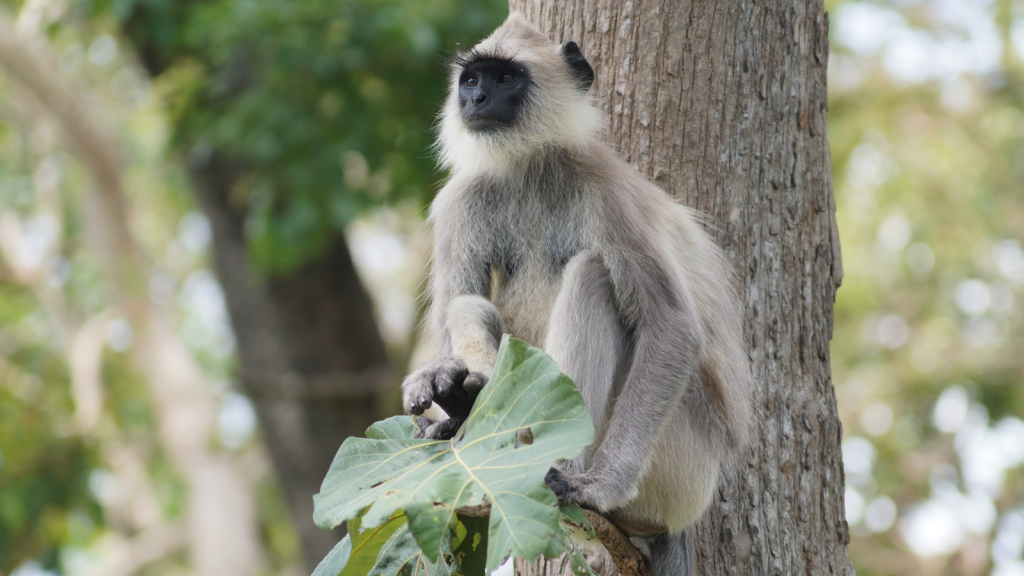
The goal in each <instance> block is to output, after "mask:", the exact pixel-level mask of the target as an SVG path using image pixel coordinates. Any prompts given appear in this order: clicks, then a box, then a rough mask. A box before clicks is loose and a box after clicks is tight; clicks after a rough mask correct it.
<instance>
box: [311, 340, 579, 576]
mask: <svg viewBox="0 0 1024 576" xmlns="http://www.w3.org/2000/svg"><path fill="white" fill-rule="evenodd" d="M527 432H530V433H532V437H533V440H532V443H530V444H523V445H518V446H517V442H516V439H517V436H519V435H520V434H525V433H527ZM414 433H415V425H414V424H413V422H412V418H410V417H407V416H399V417H393V418H389V419H387V420H385V421H383V422H379V423H377V424H374V425H373V426H372V427H370V429H369V430H368V431H367V438H349V439H348V440H346V441H345V443H344V444H343V445H342V447H341V449H340V450H339V451H338V454H337V456H336V457H335V459H334V462H333V463H332V465H331V469H330V471H329V472H328V474H327V477H326V478H325V479H324V483H323V486H322V487H321V490H320V493H319V494H317V495H316V496H315V497H314V502H315V511H314V520H315V521H316V523H317V525H319V526H321V527H324V528H333V527H334V526H337V525H338V524H340V523H341V522H344V521H347V520H352V519H354V518H356V517H358V516H360V515H361V522H362V526H363V527H364V528H373V527H376V526H380V525H382V524H384V523H385V522H386V521H387V520H388V519H389V518H392V517H393V516H394V515H395V513H396V512H397V511H399V510H404V512H405V514H406V516H407V517H408V529H409V531H410V532H411V533H412V534H413V536H414V537H415V541H416V543H417V544H418V546H419V548H420V549H421V550H422V552H423V554H424V555H425V556H426V558H427V559H429V560H430V561H431V562H437V561H438V560H439V559H440V558H442V557H443V556H444V555H445V554H449V553H450V550H449V548H448V546H449V545H450V534H451V531H452V530H453V529H454V527H455V525H456V515H455V511H456V510H457V509H459V508H462V507H466V506H476V505H481V504H485V503H489V504H490V505H491V515H490V520H489V524H488V539H487V542H488V544H487V561H486V570H487V572H488V573H489V572H491V571H493V570H494V569H496V568H497V567H498V566H500V565H501V563H502V562H503V561H504V560H505V558H507V557H508V556H509V554H512V555H515V556H518V557H521V558H526V559H533V558H536V557H537V556H539V555H540V554H543V553H545V552H546V551H547V550H548V549H549V547H550V545H551V541H552V539H559V538H561V536H562V532H561V530H562V529H561V528H560V525H559V509H558V502H557V499H556V498H555V495H554V494H553V493H552V492H551V490H550V489H548V487H547V485H545V484H544V475H545V474H546V473H547V471H548V469H549V468H550V466H551V464H552V463H553V462H554V461H555V460H558V459H562V458H573V457H575V456H577V455H578V454H579V453H580V452H581V451H582V450H583V448H584V447H585V446H587V445H588V444H590V443H591V442H593V439H594V428H593V425H592V424H591V421H590V415H589V413H588V412H587V409H586V406H584V404H583V398H582V397H581V396H580V394H579V392H577V391H576V388H575V386H574V385H573V383H572V381H571V380H569V378H568V377H566V376H565V375H564V374H561V373H560V372H559V370H558V366H557V365H556V364H555V362H554V361H553V360H552V359H551V358H550V357H549V356H547V354H545V353H544V352H542V351H541V350H539V349H537V348H534V347H532V346H529V345H528V344H526V343H525V342H522V341H520V340H516V339H514V338H510V337H508V336H505V337H504V338H502V342H501V347H500V349H499V352H498V360H497V364H496V366H495V369H494V372H493V374H492V375H491V379H490V383H489V384H488V385H487V386H486V387H485V388H484V390H483V391H482V392H481V393H480V396H479V397H478V398H477V400H476V403H475V405H474V407H473V410H472V412H471V413H470V415H469V417H468V418H467V419H466V422H465V424H464V425H463V427H462V429H461V430H460V432H459V434H458V435H457V436H456V437H455V438H453V439H452V440H451V441H430V440H417V439H414V438H413V437H412V436H413V434H414ZM364 510H365V513H363V511H364ZM399 531H401V529H400V530H399ZM396 534H398V532H397V531H396ZM442 564H443V562H442Z"/></svg>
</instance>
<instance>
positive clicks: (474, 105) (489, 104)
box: [459, 58, 530, 132]
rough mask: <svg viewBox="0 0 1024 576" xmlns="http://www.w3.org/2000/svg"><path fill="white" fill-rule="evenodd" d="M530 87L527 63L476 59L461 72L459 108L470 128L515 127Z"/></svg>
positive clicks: (476, 130)
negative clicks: (525, 64) (523, 64)
mask: <svg viewBox="0 0 1024 576" xmlns="http://www.w3.org/2000/svg"><path fill="white" fill-rule="evenodd" d="M529 89H530V76H529V74H528V73H527V70H526V68H525V67H524V66H521V65H517V64H516V63H515V62H514V61H512V60H507V59H502V58H487V59H482V60H475V61H472V62H470V63H468V64H466V66H465V67H464V68H463V69H462V74H460V75H459V108H460V109H461V111H462V120H463V122H465V123H466V127H467V128H469V130H470V131H473V132H489V131H494V130H502V129H507V128H511V127H513V126H515V123H516V120H518V119H519V115H520V112H521V111H522V109H523V105H524V103H525V102H526V96H527V92H529Z"/></svg>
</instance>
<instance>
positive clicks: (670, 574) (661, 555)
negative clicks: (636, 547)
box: [647, 528, 693, 576]
mask: <svg viewBox="0 0 1024 576" xmlns="http://www.w3.org/2000/svg"><path fill="white" fill-rule="evenodd" d="M692 530H693V528H687V529H686V530H684V531H683V532H681V533H679V534H668V533H665V534H657V535H655V536H648V537H647V546H648V551H649V553H650V558H651V572H652V573H653V574H654V576H691V575H692V574H693V534H692Z"/></svg>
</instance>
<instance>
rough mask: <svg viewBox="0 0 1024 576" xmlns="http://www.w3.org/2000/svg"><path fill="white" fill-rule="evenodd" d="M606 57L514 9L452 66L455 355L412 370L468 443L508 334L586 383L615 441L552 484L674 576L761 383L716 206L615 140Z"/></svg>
mask: <svg viewBox="0 0 1024 576" xmlns="http://www.w3.org/2000/svg"><path fill="white" fill-rule="evenodd" d="M593 82H594V70H593V68H592V67H591V65H590V64H589V63H588V62H587V59H586V58H584V56H583V54H582V52H581V51H580V48H579V46H578V45H577V44H576V43H575V42H566V43H564V44H562V45H561V46H559V45H558V44H556V43H553V42H552V41H551V40H549V39H548V38H547V37H546V36H545V35H543V34H542V33H541V32H539V31H538V30H537V29H536V28H534V27H533V26H532V25H530V24H529V23H528V22H527V21H526V20H525V19H524V18H523V17H522V16H521V15H519V14H512V15H511V16H510V17H509V18H508V20H507V21H506V22H505V23H504V24H503V25H502V26H501V27H500V28H498V29H497V30H496V31H495V32H494V33H493V34H491V36H490V37H488V38H487V39H485V40H484V41H482V42H481V43H480V44H478V45H477V46H476V47H474V48H473V49H472V50H470V51H469V52H467V53H463V54H459V55H458V56H457V57H456V58H455V59H454V61H453V63H452V65H451V84H450V92H449V95H448V98H447V101H446V103H445V105H444V108H443V110H442V112H441V116H440V122H439V142H438V152H439V156H440V158H441V162H442V163H443V165H444V166H445V167H446V168H448V169H449V171H450V178H449V179H448V181H447V183H446V185H445V186H444V188H443V189H442V190H441V191H440V192H439V193H438V195H437V197H436V198H435V200H434V201H433V203H432V205H431V207H430V216H429V219H430V222H431V224H432V227H433V232H434V248H433V268H432V276H431V280H430V286H429V294H430V297H431V312H430V326H431V329H432V330H433V333H434V336H435V337H436V339H437V342H438V345H439V347H440V351H439V355H438V357H437V358H436V359H435V360H433V361H432V362H429V363H428V364H426V365H425V366H424V367H422V368H420V369H419V370H417V371H416V372H414V373H412V374H411V375H409V376H408V377H407V378H406V379H405V381H404V382H403V383H402V390H403V404H404V407H405V409H406V410H408V411H409V412H411V413H412V414H415V415H420V414H423V412H424V410H426V409H428V408H430V407H431V405H432V404H437V405H438V406H440V407H441V408H442V409H444V410H445V412H446V413H447V416H448V417H449V418H448V419H445V420H438V421H434V420H431V419H427V418H421V419H420V420H419V422H420V427H421V429H420V435H421V436H423V437H428V438H451V437H452V436H453V435H454V434H455V433H456V432H457V430H458V427H459V425H460V424H461V423H462V421H463V420H464V419H465V417H466V416H467V415H468V413H469V409H470V408H471V406H472V402H473V399H474V398H475V396H476V394H477V393H478V392H479V391H480V389H481V388H482V387H483V386H485V385H486V383H487V375H488V374H490V373H491V370H492V368H493V367H494V362H495V359H496V356H497V350H498V344H499V341H500V338H501V335H502V333H505V332H507V333H509V334H511V335H512V336H514V337H516V338H520V339H522V340H525V341H527V342H529V343H530V344H532V345H534V346H537V347H539V348H541V349H543V350H544V351H545V352H547V353H548V354H549V355H551V356H552V357H553V358H554V359H555V360H556V361H557V362H558V364H559V366H560V367H561V370H562V371H563V372H565V373H566V374H567V375H568V376H569V377H570V378H572V380H573V381H574V382H575V383H576V386H577V387H578V389H579V391H580V393H581V394H582V395H583V399H584V401H585V403H586V406H587V409H588V410H589V411H590V415H591V417H592V419H593V423H594V427H595V430H596V440H595V441H594V443H593V444H592V445H591V446H589V447H588V448H587V449H586V450H585V451H584V452H583V454H582V455H580V456H579V457H578V458H576V459H574V460H571V461H561V462H558V463H557V464H556V465H555V466H554V467H553V468H552V469H551V471H550V472H549V473H548V475H547V477H546V478H545V481H546V482H547V484H548V486H550V487H551V489H552V490H553V491H554V492H555V494H556V495H557V496H558V499H559V501H561V502H575V503H579V504H581V505H583V506H586V507H590V508H593V509H596V510H598V511H601V512H603V513H605V514H607V515H608V516H609V517H611V518H612V519H613V520H615V521H616V522H617V523H619V524H620V526H629V524H630V522H631V521H633V522H637V523H641V524H643V525H646V526H657V527H659V530H660V532H658V533H656V534H646V535H644V536H643V538H642V542H641V543H642V544H643V545H642V546H641V548H642V549H645V551H646V553H647V554H648V555H649V558H650V560H651V565H652V568H653V570H654V573H655V574H656V575H657V576H678V575H679V574H685V573H686V570H687V565H688V563H689V560H688V558H687V552H686V551H687V547H686V543H685V529H686V528H687V527H688V526H690V525H691V524H693V523H694V522H696V521H697V520H698V519H699V518H700V516H701V514H702V513H703V512H704V510H705V509H706V508H707V506H708V505H709V503H710V502H711V499H712V495H713V494H714V492H715V489H716V487H717V486H718V482H719V479H720V478H721V477H722V474H723V472H724V471H726V470H727V469H728V466H730V465H732V464H733V463H734V462H735V460H736V459H737V455H738V453H739V452H740V451H741V450H742V449H743V448H744V446H745V445H746V442H747V439H748V436H749V433H750V429H751V423H750V421H751V398H750V395H751V392H750V388H751V382H750V374H749V371H750V368H749V361H748V358H747V352H746V349H745V347H744V344H743V337H742V327H741V317H742V307H741V304H740V302H739V299H738V297H737V296H736V293H735V290H734V288H733V283H732V278H733V277H732V271H731V269H730V266H729V265H728V263H727V262H726V260H725V258H724V255H723V253H722V251H721V249H720V248H719V247H718V246H717V245H716V244H715V243H714V241H713V240H712V239H711V238H710V237H709V236H708V234H707V233H706V232H705V231H704V229H703V227H702V226H701V225H700V223H699V217H698V216H697V215H696V214H695V213H694V212H693V211H691V210H690V209H688V208H687V207H685V206H682V205H680V204H678V203H676V202H675V201H674V200H673V199H672V198H671V197H670V196H669V195H668V194H666V193H665V192H664V191H662V190H661V189H660V188H658V187H657V186H656V185H655V184H653V183H652V182H650V181H649V180H648V179H646V178H645V177H644V176H643V175H641V174H640V173H639V172H638V171H637V170H636V169H635V168H634V167H632V166H630V165H629V164H627V163H626V162H625V161H624V160H622V159H621V158H619V157H618V156H617V155H616V154H615V152H614V151H613V150H612V149H611V148H610V147H609V146H608V145H607V144H605V143H604V142H603V141H602V139H601V136H602V117H601V113H600V111H599V110H598V108H597V106H596V105H595V104H594V101H593V96H592V95H591V93H590V91H589V89H590V87H591V84H593Z"/></svg>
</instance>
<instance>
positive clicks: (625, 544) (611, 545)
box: [459, 504, 663, 576]
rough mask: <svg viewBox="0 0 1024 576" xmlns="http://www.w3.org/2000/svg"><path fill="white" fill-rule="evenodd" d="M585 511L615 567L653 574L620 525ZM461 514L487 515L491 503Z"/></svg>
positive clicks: (625, 574) (628, 575)
mask: <svg viewBox="0 0 1024 576" xmlns="http://www.w3.org/2000/svg"><path fill="white" fill-rule="evenodd" d="M583 513H584V514H586V515H587V520H589V521H590V524H591V526H593V527H594V535H596V536H597V539H598V540H599V541H600V542H601V545H603V546H604V547H605V549H606V550H608V554H609V555H611V557H612V562H614V563H615V567H616V568H618V569H619V572H621V574H622V576H651V567H650V565H649V564H648V562H647V558H645V557H644V555H643V554H642V553H641V552H640V549H639V548H637V547H636V546H634V545H633V542H632V541H630V539H629V537H628V536H626V535H625V534H624V533H623V532H622V530H620V529H619V527H618V526H616V525H615V524H614V523H613V522H612V521H611V520H609V519H608V518H606V517H605V516H603V515H601V514H600V513H598V512H595V511H593V510H587V509H585V508H584V509H583ZM459 514H462V515H463V516H472V517H474V518H481V517H486V516H489V515H490V514H491V505H490V504H481V505H479V506H467V507H465V508H459ZM638 526H639V525H638ZM642 529H643V530H644V531H645V532H646V531H648V530H652V532H651V533H652V534H653V533H656V532H657V531H663V530H660V529H658V528H657V527H654V526H643V527H642Z"/></svg>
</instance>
